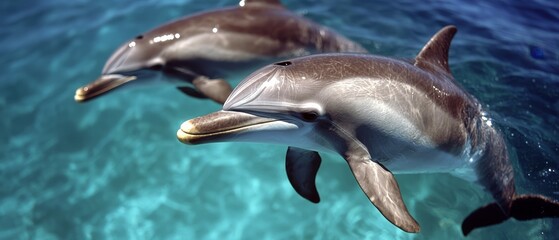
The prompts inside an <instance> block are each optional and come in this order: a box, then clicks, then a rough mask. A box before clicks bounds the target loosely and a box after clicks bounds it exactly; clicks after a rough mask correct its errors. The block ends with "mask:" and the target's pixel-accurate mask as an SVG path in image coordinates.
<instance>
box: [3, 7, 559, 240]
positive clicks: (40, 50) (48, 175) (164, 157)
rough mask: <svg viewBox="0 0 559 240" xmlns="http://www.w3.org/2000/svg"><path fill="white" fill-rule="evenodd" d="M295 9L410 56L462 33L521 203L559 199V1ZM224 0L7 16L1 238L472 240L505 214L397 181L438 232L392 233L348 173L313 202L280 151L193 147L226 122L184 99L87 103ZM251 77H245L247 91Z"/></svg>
mask: <svg viewBox="0 0 559 240" xmlns="http://www.w3.org/2000/svg"><path fill="white" fill-rule="evenodd" d="M283 2H284V4H285V5H286V6H287V8H289V9H291V10H292V11H295V12H297V13H299V14H302V15H304V16H306V17H308V18H310V19H313V20H314V21H316V22H319V23H321V24H324V25H327V26H329V27H331V28H333V29H336V30H337V31H338V32H340V33H342V34H344V35H346V36H348V37H350V38H352V39H354V40H356V41H358V42H360V43H361V44H363V45H364V46H365V47H366V48H367V49H368V50H369V51H370V52H372V53H375V54H381V55H386V56H394V57H404V58H411V57H414V56H415V54H416V53H417V52H418V51H419V50H420V49H421V47H422V46H423V44H424V43H425V42H426V41H427V40H428V39H429V38H430V37H431V35H432V34H433V33H435V32H436V31H438V30H439V28H440V27H442V26H444V25H446V24H454V25H456V26H457V27H458V29H459V32H458V34H457V36H456V38H455V40H454V42H453V44H452V48H451V53H450V65H451V69H452V71H453V72H454V75H455V77H456V79H458V81H459V82H461V83H462V84H463V86H464V87H465V88H466V89H467V90H468V91H470V92H471V93H472V94H473V95H475V96H476V97H477V98H479V100H481V101H482V102H483V103H484V105H485V107H486V108H487V109H488V111H489V112H490V113H491V116H492V117H493V119H494V122H495V123H496V124H497V125H498V126H499V127H500V128H501V129H502V131H503V132H504V134H505V135H506V138H507V141H508V143H509V148H510V152H511V153H512V161H513V163H514V165H515V173H516V182H517V187H518V191H519V192H530V193H541V194H544V195H547V196H549V197H551V198H553V199H556V200H559V157H558V156H559V134H558V133H559V120H558V116H559V74H558V73H559V50H558V49H559V5H557V3H556V2H555V1H552V0H549V1H544V0H535V1H484V0H473V1H405V0H379V1H360V0H359V1H358V0H339V1H311V0H301V1H295V0H285V1H283ZM235 4H236V2H235V1H233V0H227V1H226V0H220V1H189V0H186V1H185V0H181V1H178V0H165V1H154V0H146V1H109V0H98V1H87V0H75V1H60V0H41V1H39V0H24V1H2V2H1V3H0V11H1V12H0V26H1V27H0V36H2V37H0V72H1V74H0V116H1V118H0V136H1V138H0V177H1V179H0V238H1V239H459V238H461V236H462V235H461V232H460V224H461V222H462V220H463V218H464V217H465V216H467V214H468V213H470V212H471V211H472V210H474V209H476V208H477V207H480V206H482V205H484V204H486V203H489V202H490V201H492V199H491V197H490V196H489V195H488V194H487V193H485V192H484V191H483V190H482V189H481V188H480V187H479V186H477V185H474V184H471V183H468V182H465V181H462V180H460V179H456V178H454V177H452V176H450V175H447V174H429V175H427V174H425V175H398V176H397V179H398V181H399V183H400V186H401V188H402V195H403V197H404V200H405V202H406V204H407V206H408V208H409V210H410V212H411V214H412V215H413V216H414V217H415V218H416V219H417V220H418V221H419V223H420V224H421V227H422V231H421V232H420V233H419V234H408V233H404V232H402V231H400V230H399V229H397V228H396V227H394V226H392V225H391V224H390V223H389V222H388V221H386V220H385V219H384V217H382V216H381V215H380V214H379V213H378V211H377V210H376V209H375V208H374V207H373V206H372V205H371V204H370V203H369V201H368V200H367V198H366V197H365V196H364V195H363V193H362V192H361V190H360V189H359V187H358V186H357V184H356V183H355V180H354V179H353V176H352V175H351V173H350V171H349V169H348V167H347V165H346V163H345V162H344V161H343V159H341V158H340V157H338V156H333V155H323V158H324V160H325V161H324V162H323V165H322V168H321V170H320V171H319V174H318V178H317V186H318V189H319V192H320V193H321V196H322V201H321V203H320V204H316V205H315V204H312V203H310V202H308V201H306V200H304V199H303V198H301V197H300V196H298V195H297V194H296V193H295V191H294V190H293V189H292V188H291V186H290V184H289V182H288V180H287V177H286V176H285V172H284V160H283V159H284V151H285V148H284V147H281V146H271V145H264V144H242V143H234V144H229V143H222V144H209V145H200V146H186V145H183V144H181V143H179V142H178V141H177V140H176V138H175V132H176V130H177V129H178V127H179V125H180V123H182V122H183V121H184V120H187V119H190V118H193V117H196V116H199V115H202V114H206V113H209V112H212V111H215V110H218V109H219V108H220V106H219V105H217V104H215V103H213V102H211V101H207V100H198V99H193V98H187V97H184V96H183V95H182V94H181V93H179V92H178V91H176V90H174V89H170V88H164V87H162V88H154V89H142V88H136V89H129V90H128V91H124V90H123V91H120V92H115V93H114V94H109V95H106V96H104V97H101V98H99V99H96V100H94V101H92V102H88V103H86V104H77V103H75V102H74V101H73V95H74V91H75V89H76V88H77V87H79V86H81V85H83V84H85V83H87V82H89V81H91V80H93V79H95V78H96V77H97V76H98V74H99V73H100V71H101V69H102V66H103V64H104V62H105V60H106V59H107V58H108V57H109V55H110V54H111V52H112V51H113V50H114V49H115V48H116V47H117V46H119V45H120V44H121V43H122V42H124V41H125V40H127V39H129V38H131V37H133V36H135V35H137V34H138V33H141V32H143V31H145V30H147V29H150V28H152V27H155V26H157V25H159V24H161V23H164V22H167V21H169V20H171V19H174V18H177V17H180V16H183V15H186V14H190V13H194V12H197V11H201V10H206V9H214V8H218V7H223V6H230V5H235ZM242 77H243V76H238V79H235V80H236V81H239V80H241V79H242ZM558 229H559V220H549V219H547V220H533V221H528V222H519V221H515V220H509V221H507V222H505V223H503V224H500V225H497V226H493V227H490V228H485V229H481V230H476V231H474V232H473V233H472V235H471V237H470V239H559V230H558Z"/></svg>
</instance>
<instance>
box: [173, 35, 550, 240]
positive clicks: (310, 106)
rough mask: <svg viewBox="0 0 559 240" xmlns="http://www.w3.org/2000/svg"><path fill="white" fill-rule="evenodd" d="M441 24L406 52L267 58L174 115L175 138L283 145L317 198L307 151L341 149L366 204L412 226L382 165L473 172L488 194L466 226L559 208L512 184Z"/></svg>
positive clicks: (500, 147) (299, 184)
mask: <svg viewBox="0 0 559 240" xmlns="http://www.w3.org/2000/svg"><path fill="white" fill-rule="evenodd" d="M456 31H457V30H456V28H455V27H454V26H447V27H444V28H443V29H442V30H440V31H439V32H438V33H436V34H435V35H434V36H433V37H432V38H431V40H430V41H429V42H428V43H427V44H426V45H425V46H424V47H423V49H422V50H421V51H420V52H419V54H418V55H417V56H416V57H415V59H413V60H411V61H405V60H397V59H392V58H387V57H382V56H374V55H366V54H318V55H312V56H306V57H300V58H295V59H292V60H287V61H282V62H278V63H275V64H271V65H268V66H266V67H263V68H261V69H260V70H258V71H256V72H254V73H252V74H251V75H249V76H248V77H247V78H245V79H244V80H243V81H242V82H241V83H240V84H239V85H238V86H237V87H236V88H235V89H234V91H233V92H232V93H231V95H230V96H229V98H228V99H227V101H226V102H225V104H224V106H223V110H221V111H217V112H214V113H211V114H208V115H205V116H201V117H198V118H194V119H191V120H188V121H185V122H184V123H183V124H182V125H181V127H180V129H179V130H178V132H177V137H178V139H179V140H180V141H181V142H183V143H186V144H202V143H211V142H224V141H229V142H241V141H247V142H260V143H262V142H264V143H276V144H283V145H287V146H289V147H288V150H287V156H286V170H287V175H288V178H289V180H290V182H291V184H292V186H293V187H294V189H295V190H296V191H297V192H298V193H299V194H300V195H302V196H303V197H305V198H307V199H308V200H310V201H312V202H318V201H319V197H318V192H317V190H316V186H315V180H314V178H315V176H316V173H317V171H318V168H319V165H320V162H321V160H320V156H319V155H318V152H317V151H325V152H333V153H336V154H339V155H340V156H342V157H343V158H344V159H345V160H346V161H347V163H348V164H349V167H350V169H351V171H352V172H353V175H354V176H355V179H356V180H357V183H358V184H359V186H360V187H361V189H362V190H363V192H364V193H365V195H366V196H367V197H368V198H369V200H370V201H371V202H372V203H373V204H374V205H375V207H376V208H377V209H378V210H379V211H380V212H381V213H382V215H384V216H385V217H386V219H388V220H389V221H390V222H392V223H393V224H394V225H395V226H397V227H399V228H400V229H402V230H404V231H406V232H419V230H420V227H419V224H418V223H417V221H416V220H415V219H414V218H413V217H412V216H411V215H410V213H409V212H408V210H407V208H406V206H405V203H404V201H403V200H402V196H401V194H400V190H399V186H398V183H397V182H396V180H395V178H394V176H393V173H440V172H445V173H451V174H453V175H455V176H458V177H462V178H464V179H467V180H470V181H473V182H477V183H479V184H481V185H482V186H483V187H484V188H485V189H486V190H487V191H489V192H490V193H491V195H492V196H493V198H494V199H495V202H493V203H490V204H489V205H487V206H484V207H481V208H479V209H477V210H476V211H474V212H473V213H472V214H470V215H469V216H468V217H467V218H466V219H465V220H464V222H463V224H462V231H463V234H464V235H467V234H468V233H470V232H471V231H472V230H474V229H476V228H479V227H483V226H488V225H493V224H497V223H500V222H502V221H505V220H506V219H508V218H510V217H513V218H515V219H519V220H528V219H534V218H542V217H559V203H558V202H556V201H553V200H551V199H549V198H547V197H544V196H541V195H519V194H518V193H516V192H515V186H514V175H513V168H512V166H511V164H510V162H509V158H508V153H507V148H506V145H505V141H504V139H503V137H502V135H501V134H500V133H499V132H498V130H497V129H496V128H495V126H494V125H493V123H492V121H491V119H490V118H489V116H488V115H487V114H486V112H485V111H484V110H483V108H482V105H481V104H480V103H479V102H478V101H477V100H476V99H475V98H474V97H473V96H472V95H470V94H468V93H467V92H466V91H464V90H463V89H462V87H460V85H459V83H458V82H457V81H456V80H455V79H454V78H453V76H452V74H451V72H450V69H449V66H448V51H449V47H450V42H451V40H452V38H453V37H454V35H455V33H456Z"/></svg>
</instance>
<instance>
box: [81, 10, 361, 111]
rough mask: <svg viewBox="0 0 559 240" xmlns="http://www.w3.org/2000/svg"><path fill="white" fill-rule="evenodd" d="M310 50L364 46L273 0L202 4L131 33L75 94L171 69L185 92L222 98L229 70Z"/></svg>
mask: <svg viewBox="0 0 559 240" xmlns="http://www.w3.org/2000/svg"><path fill="white" fill-rule="evenodd" d="M316 52H366V50H365V49H364V48H363V47H362V46H361V45H359V44H358V43H355V42H353V41H351V40H349V39H347V38H345V37H343V36H341V35H339V34H337V33H335V32H334V31H332V30H330V29H328V28H326V27H323V26H320V25H318V24H316V23H313V22H312V21H309V20H307V19H305V18H303V17H301V16H299V15H297V14H294V13H292V12H290V11H288V10H286V9H284V8H283V6H282V5H281V3H280V2H279V1H278V0H275V1H274V0H243V1H240V3H239V6H238V7H232V8H224V9H220V10H214V11H208V12H202V13H198V14H195V15H191V16H187V17H184V18H182V19H179V20H176V21H173V22H170V23H167V24H164V25H162V26H160V27H157V28H155V29H153V30H151V31H149V32H146V33H144V34H141V35H138V36H137V37H136V38H134V39H132V40H129V41H127V42H126V43H124V44H123V45H122V46H121V47H120V48H118V49H117V50H116V51H115V52H114V53H113V55H112V56H111V57H110V58H109V60H108V61H107V62H106V64H105V67H104V68H103V71H102V75H101V77H100V78H99V79H97V80H96V81H94V82H92V83H90V84H88V85H86V86H84V87H81V88H78V89H77V90H76V95H75V96H74V99H75V100H76V101H78V102H83V101H87V100H90V99H92V98H94V97H97V96H99V95H101V94H104V93H106V92H108V91H110V90H112V89H115V88H117V87H119V86H121V85H123V84H127V83H130V82H138V81H146V80H145V79H153V78H154V75H155V74H156V73H160V72H162V73H164V74H165V75H168V76H171V77H173V78H174V79H175V80H176V81H175V82H174V84H175V85H177V87H178V88H179V90H181V91H182V92H184V93H185V94H188V95H190V96H193V97H199V98H206V97H208V98H211V99H212V100H214V101H216V102H218V103H223V102H224V101H225V99H226V98H227V96H228V95H229V93H230V92H231V86H230V85H229V83H227V82H226V81H224V79H227V78H228V77H230V75H229V72H231V71H236V72H238V71H239V70H245V71H246V70H249V71H252V70H254V69H256V67H258V66H261V65H260V64H263V61H264V62H272V61H274V60H276V59H277V58H281V57H293V56H301V55H307V54H309V53H316Z"/></svg>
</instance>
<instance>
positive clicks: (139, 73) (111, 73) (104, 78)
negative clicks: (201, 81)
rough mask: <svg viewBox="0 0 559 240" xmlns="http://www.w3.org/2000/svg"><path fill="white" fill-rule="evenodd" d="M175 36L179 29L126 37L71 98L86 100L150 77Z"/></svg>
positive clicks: (163, 61)
mask: <svg viewBox="0 0 559 240" xmlns="http://www.w3.org/2000/svg"><path fill="white" fill-rule="evenodd" d="M177 38H180V35H179V34H178V33H169V34H161V33H156V32H148V33H146V34H143V35H139V36H137V37H135V38H134V39H132V40H129V41H127V42H126V43H124V44H123V45H122V46H120V47H119V48H118V49H117V50H116V51H115V52H114V53H113V54H112V55H111V57H110V58H109V59H108V60H107V62H106V63H105V67H104V68H103V71H102V73H101V76H100V77H99V78H98V79H97V80H95V81H93V82H91V83H89V84H88V85H86V86H83V87H80V88H78V89H77V90H76V95H75V96H74V99H75V100H76V101H78V102H83V101H87V100H90V99H92V98H94V97H97V96H99V95H101V94H103V93H106V92H108V91H110V90H113V89H115V88H117V87H119V86H121V85H123V84H125V83H129V82H132V81H134V82H135V81H137V80H139V79H151V78H153V76H154V75H156V73H157V70H160V69H161V68H162V66H163V65H164V64H165V60H164V58H163V57H162V52H163V49H164V47H165V46H166V45H168V44H169V42H172V41H171V40H175V39H177Z"/></svg>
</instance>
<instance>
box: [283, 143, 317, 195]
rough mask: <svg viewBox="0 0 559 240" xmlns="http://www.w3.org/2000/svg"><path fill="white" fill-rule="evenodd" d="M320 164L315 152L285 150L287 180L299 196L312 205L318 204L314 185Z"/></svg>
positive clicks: (293, 149) (297, 149)
mask: <svg viewBox="0 0 559 240" xmlns="http://www.w3.org/2000/svg"><path fill="white" fill-rule="evenodd" d="M320 162H322V159H321V158H320V155H318V153H317V152H315V151H310V150H305V149H301V148H296V147H289V148H287V154H286V156H285V170H286V172H287V178H288V179H289V182H290V183H291V186H293V188H294V189H295V191H296V192H297V193H299V195H301V196H302V197H304V198H306V199H307V200H309V201H311V202H313V203H318V202H320V197H319V195H318V191H317V190H316V185H315V178H316V173H317V172H318V168H319V167H320Z"/></svg>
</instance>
